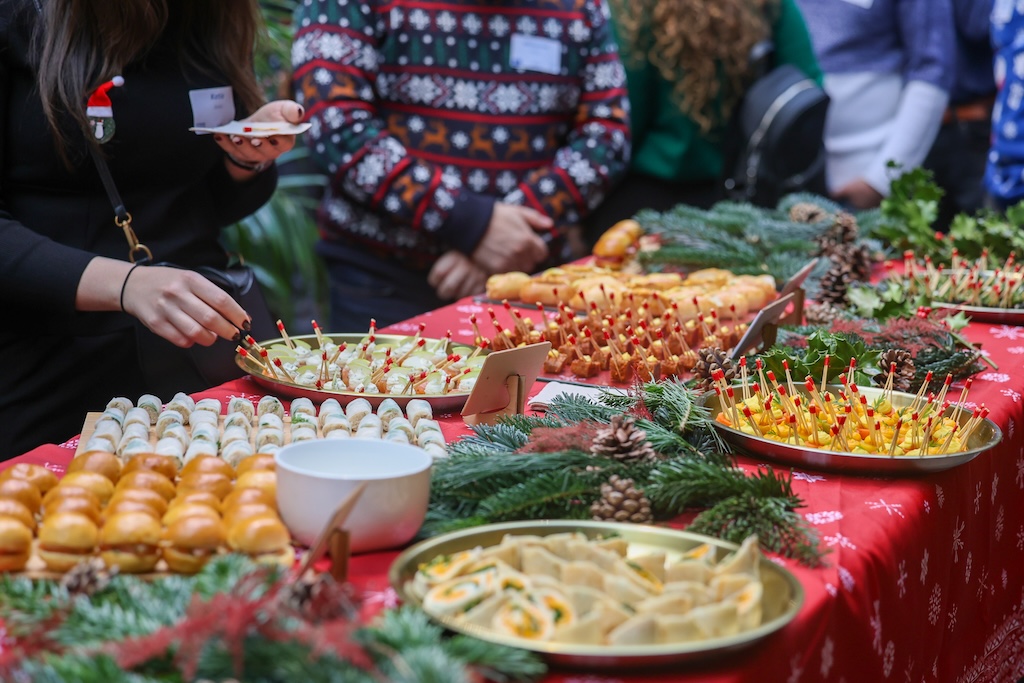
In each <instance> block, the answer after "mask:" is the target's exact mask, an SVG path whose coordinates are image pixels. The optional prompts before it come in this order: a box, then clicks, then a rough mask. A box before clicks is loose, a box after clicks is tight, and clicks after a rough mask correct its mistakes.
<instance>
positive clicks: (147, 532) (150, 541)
mask: <svg viewBox="0 0 1024 683" xmlns="http://www.w3.org/2000/svg"><path fill="white" fill-rule="evenodd" d="M160 536H161V528H160V522H158V521H157V520H155V519H153V517H151V516H150V515H147V514H145V513H142V512H122V513H119V514H116V515H113V516H111V517H108V518H107V521H106V522H105V523H104V524H103V528H102V529H100V535H99V543H100V557H102V558H103V562H104V563H106V565H107V566H108V567H118V568H119V569H120V570H121V571H122V572H127V573H129V574H139V573H142V572H149V571H152V570H153V568H154V567H156V563H157V561H158V560H159V559H160V550H159V545H160ZM136 546H142V547H143V548H145V550H144V552H139V550H140V548H137V547H136Z"/></svg>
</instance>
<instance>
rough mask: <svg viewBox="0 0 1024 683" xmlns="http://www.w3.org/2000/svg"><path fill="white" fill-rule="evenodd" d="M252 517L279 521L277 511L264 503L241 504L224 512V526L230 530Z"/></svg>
mask: <svg viewBox="0 0 1024 683" xmlns="http://www.w3.org/2000/svg"><path fill="white" fill-rule="evenodd" d="M254 517H273V518H274V519H280V517H278V514H277V511H276V510H274V508H272V507H270V506H269V505H267V504H265V503H242V504H240V505H236V506H234V507H231V508H226V509H225V510H224V524H225V525H227V528H228V530H231V529H233V528H234V527H235V525H236V524H238V523H239V522H241V521H243V520H246V519H253V518H254Z"/></svg>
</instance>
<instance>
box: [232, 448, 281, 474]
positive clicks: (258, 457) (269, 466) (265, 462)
mask: <svg viewBox="0 0 1024 683" xmlns="http://www.w3.org/2000/svg"><path fill="white" fill-rule="evenodd" d="M276 469H277V463H276V462H275V461H274V456H273V455H271V454H270V453H256V454H255V455H250V456H249V457H248V458H245V459H244V460H242V461H241V462H239V463H238V464H237V465H235V472H236V473H237V474H238V475H239V476H241V475H243V474H245V473H246V472H250V471H252V470H270V471H274V470H276Z"/></svg>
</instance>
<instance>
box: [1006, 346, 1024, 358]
mask: <svg viewBox="0 0 1024 683" xmlns="http://www.w3.org/2000/svg"><path fill="white" fill-rule="evenodd" d="M1006 351H1007V353H1012V354H1013V355H1015V356H1019V355H1021V354H1024V346H1011V347H1009V348H1007V349H1006Z"/></svg>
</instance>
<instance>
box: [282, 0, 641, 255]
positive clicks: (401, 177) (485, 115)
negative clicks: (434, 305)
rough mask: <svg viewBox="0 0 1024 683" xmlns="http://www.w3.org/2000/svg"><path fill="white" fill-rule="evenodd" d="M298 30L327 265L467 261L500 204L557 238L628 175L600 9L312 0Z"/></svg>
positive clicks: (588, 5) (594, 1) (624, 131)
mask: <svg viewBox="0 0 1024 683" xmlns="http://www.w3.org/2000/svg"><path fill="white" fill-rule="evenodd" d="M297 22H298V30H297V35H296V39H295V42H294V45H293V50H292V61H293V66H294V84H295V90H296V92H297V97H298V99H299V101H300V102H301V103H302V104H303V105H304V106H305V108H306V115H307V117H308V119H309V121H310V122H311V123H312V127H311V128H310V131H309V146H310V148H311V150H312V155H313V157H314V159H316V160H317V162H318V163H319V164H320V165H321V166H322V167H323V168H324V169H326V171H327V172H328V174H329V177H330V183H329V187H328V189H327V192H326V195H325V198H324V201H323V204H322V206H321V211H320V228H321V235H322V238H323V239H322V241H321V244H320V246H319V250H320V252H321V253H322V254H324V255H325V256H327V257H328V258H332V257H334V258H340V259H342V260H348V261H355V262H359V263H361V264H362V265H364V266H365V265H366V261H365V260H364V259H362V258H359V256H358V255H359V253H360V252H362V253H363V254H365V253H367V252H369V253H373V254H377V255H386V258H387V259H388V260H391V261H394V260H397V261H398V262H399V263H402V264H406V265H409V266H414V267H419V268H426V267H428V266H429V264H430V263H431V262H432V261H433V260H434V259H436V257H437V256H438V255H440V254H441V253H443V252H444V251H446V250H448V249H452V248H454V249H458V250H460V251H462V252H464V253H466V254H471V253H472V252H473V250H474V249H475V247H476V245H477V244H478V243H479V241H480V239H481V238H482V237H483V235H484V232H485V231H486V229H487V226H488V223H489V221H490V216H491V211H492V209H493V205H494V202H495V201H501V202H507V203H514V204H521V205H526V206H530V207H533V208H535V209H537V210H538V211H541V212H543V213H544V214H546V215H548V216H550V217H551V218H552V219H554V221H555V224H556V228H555V230H553V231H551V232H550V233H548V234H546V235H545V238H546V239H549V240H550V241H552V242H557V232H558V227H560V226H566V225H573V224H576V223H578V222H579V221H580V219H581V218H582V216H584V215H585V214H586V213H587V212H588V211H589V210H591V209H593V208H594V207H595V206H596V205H597V204H599V203H600V201H601V200H602V198H603V197H604V195H605V193H606V192H608V190H609V189H610V188H611V187H612V185H613V184H614V183H615V182H616V181H617V179H619V178H620V177H621V175H622V174H623V173H624V172H625V169H626V166H627V164H628V161H629V159H628V157H629V121H628V107H629V104H628V100H627V98H626V90H625V75H624V71H623V68H622V64H621V62H620V61H619V57H618V53H617V48H616V45H615V41H614V38H613V36H612V32H611V25H610V23H609V15H608V10H607V7H606V6H605V4H604V0H502V1H500V2H496V1H494V0H486V1H479V0H477V1H473V0H450V1H447V2H440V1H434V0H391V1H390V2H387V1H385V0H307V2H305V3H303V4H302V5H301V6H300V10H299V12H298V15H297ZM513 63H515V64H517V65H518V66H519V67H520V68H516V67H514V66H513V65H512V64H513ZM553 251H555V250H554V249H553Z"/></svg>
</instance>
